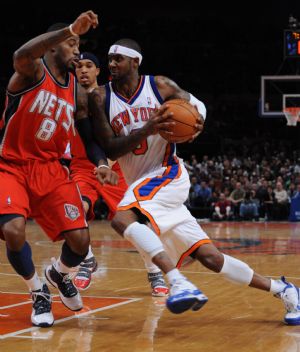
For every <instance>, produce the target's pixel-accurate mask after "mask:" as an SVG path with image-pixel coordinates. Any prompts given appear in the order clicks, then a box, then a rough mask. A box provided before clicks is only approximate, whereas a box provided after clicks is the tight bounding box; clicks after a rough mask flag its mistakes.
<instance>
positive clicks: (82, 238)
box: [65, 229, 90, 255]
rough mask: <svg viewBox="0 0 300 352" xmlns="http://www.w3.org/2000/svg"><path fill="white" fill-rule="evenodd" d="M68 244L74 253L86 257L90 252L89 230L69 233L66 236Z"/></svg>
mask: <svg viewBox="0 0 300 352" xmlns="http://www.w3.org/2000/svg"><path fill="white" fill-rule="evenodd" d="M65 239H66V242H67V244H68V246H69V247H70V248H71V249H72V251H73V252H75V253H77V254H79V255H84V254H86V253H87V252H88V249H89V245H90V235H89V232H88V230H87V229H82V230H76V231H71V232H68V233H67V234H66V235H65Z"/></svg>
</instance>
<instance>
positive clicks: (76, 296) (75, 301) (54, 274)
mask: <svg viewBox="0 0 300 352" xmlns="http://www.w3.org/2000/svg"><path fill="white" fill-rule="evenodd" d="M52 262H53V261H52ZM54 262H55V259H54ZM45 276H46V279H47V280H48V281H49V282H50V284H51V285H52V286H54V287H56V288H57V289H58V291H59V296H60V299H61V301H62V303H63V304H64V305H65V306H66V307H67V308H69V309H70V310H73V311H78V310H81V309H82V300H81V297H80V293H79V292H78V290H77V288H76V287H75V286H74V285H73V282H72V279H71V277H70V275H69V274H63V273H59V272H58V271H57V270H56V269H55V267H54V265H53V264H52V265H49V266H48V267H47V268H46V270H45Z"/></svg>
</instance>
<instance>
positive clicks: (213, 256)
mask: <svg viewBox="0 0 300 352" xmlns="http://www.w3.org/2000/svg"><path fill="white" fill-rule="evenodd" d="M200 261H201V263H202V264H203V265H204V266H205V267H206V268H208V269H210V270H212V271H214V272H216V273H219V272H220V271H221V270H222V267H223V264H224V257H223V254H222V253H220V252H215V253H208V254H207V255H205V256H203V257H201V260H200Z"/></svg>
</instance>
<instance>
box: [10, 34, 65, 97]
mask: <svg viewBox="0 0 300 352" xmlns="http://www.w3.org/2000/svg"><path fill="white" fill-rule="evenodd" d="M70 36H71V33H70V30H69V28H68V27H66V28H64V29H60V30H57V31H53V32H49V33H44V34H41V35H39V36H38V37H36V38H33V39H31V40H30V41H29V42H27V43H25V44H24V45H22V46H21V47H20V48H19V49H17V50H16V51H15V52H14V55H13V64H14V69H15V71H16V72H15V73H14V75H13V76H12V78H11V80H10V82H9V86H8V89H9V90H10V91H13V92H14V91H18V90H22V89H24V88H26V87H28V86H30V85H32V84H34V83H36V82H38V81H39V80H40V79H41V78H42V76H43V73H44V67H43V64H42V61H41V59H40V58H41V57H42V56H43V55H44V54H45V52H46V51H47V50H49V49H50V48H51V47H52V46H55V45H57V44H58V43H60V42H61V41H63V40H65V39H67V38H68V37H70Z"/></svg>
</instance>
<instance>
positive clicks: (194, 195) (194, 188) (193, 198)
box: [189, 176, 200, 207]
mask: <svg viewBox="0 0 300 352" xmlns="http://www.w3.org/2000/svg"><path fill="white" fill-rule="evenodd" d="M199 191H200V185H199V183H198V179H197V177H196V176H192V177H191V186H190V192H189V206H191V207H196V206H197V201H198V198H199Z"/></svg>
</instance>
